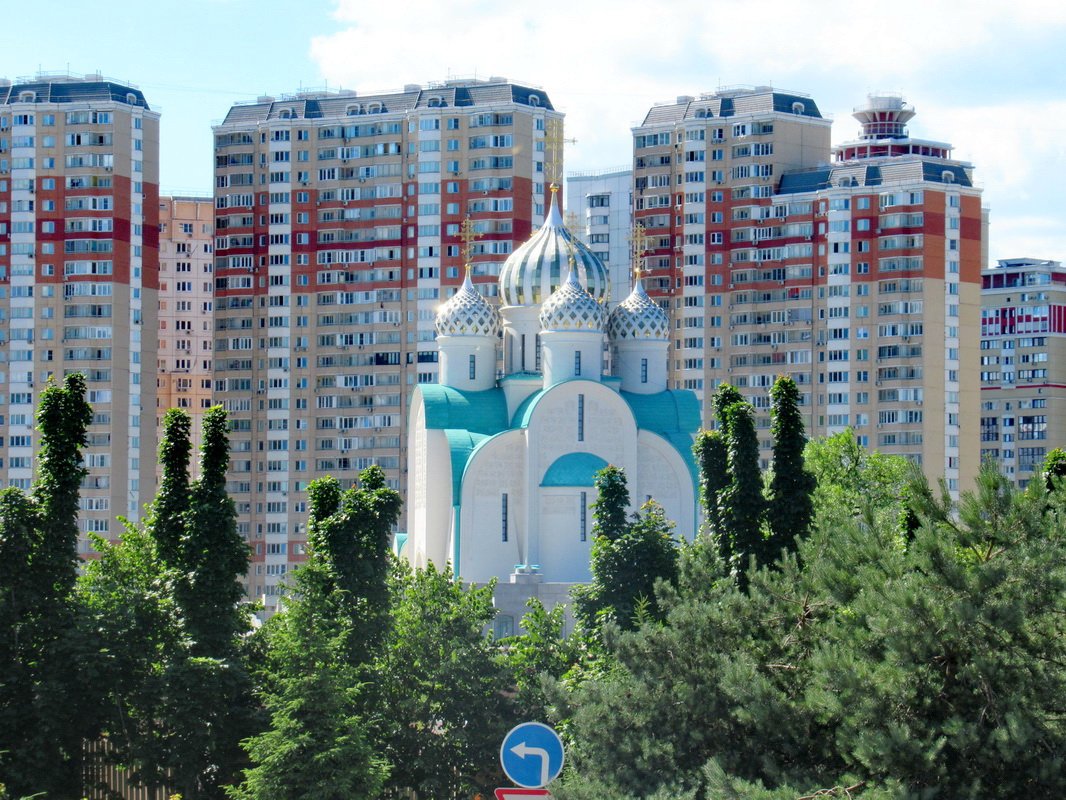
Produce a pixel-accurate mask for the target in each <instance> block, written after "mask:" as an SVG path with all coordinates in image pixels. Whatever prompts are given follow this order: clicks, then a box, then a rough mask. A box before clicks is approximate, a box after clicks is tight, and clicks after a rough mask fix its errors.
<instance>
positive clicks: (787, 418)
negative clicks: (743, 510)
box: [766, 375, 815, 558]
mask: <svg viewBox="0 0 1066 800" xmlns="http://www.w3.org/2000/svg"><path fill="white" fill-rule="evenodd" d="M770 400H771V406H770V418H771V422H770V433H771V434H772V435H773V437H774V448H773V474H772V475H771V478H770V486H769V491H768V497H767V504H766V521H767V523H768V524H769V528H770V537H769V541H768V542H767V545H766V549H767V555H768V557H770V558H774V557H776V553H777V552H780V550H781V549H788V550H794V549H795V538H796V537H797V536H804V535H806V534H807V532H808V530H809V529H810V526H811V520H812V518H813V516H814V502H813V500H812V497H811V495H812V494H813V492H814V487H815V480H814V476H813V475H812V474H811V473H810V472H808V471H807V468H806V466H805V464H804V460H803V448H804V447H805V446H806V444H807V436H806V434H805V433H804V428H803V417H802V415H801V414H800V409H799V401H800V393H799V389H798V388H797V386H796V382H795V381H794V380H792V378H789V377H787V376H785V375H782V376H780V377H778V379H777V380H776V381H774V385H773V386H772V387H771V388H770Z"/></svg>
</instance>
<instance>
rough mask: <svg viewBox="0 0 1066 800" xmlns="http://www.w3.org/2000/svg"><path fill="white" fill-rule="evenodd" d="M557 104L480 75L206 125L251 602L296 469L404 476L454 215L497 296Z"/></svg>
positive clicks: (456, 263) (270, 587)
mask: <svg viewBox="0 0 1066 800" xmlns="http://www.w3.org/2000/svg"><path fill="white" fill-rule="evenodd" d="M561 119H562V115H561V114H559V113H558V112H556V111H554V110H553V108H552V105H551V102H550V101H549V99H548V96H547V95H546V94H545V93H544V92H543V91H540V90H538V89H534V88H530V87H526V86H521V85H517V84H514V83H510V82H508V81H506V80H503V79H490V80H487V81H478V80H463V81H448V82H445V83H442V84H437V85H431V86H429V87H420V86H407V87H406V88H405V89H404V90H403V91H400V92H395V93H391V94H375V95H357V94H355V93H353V92H346V93H336V94H329V93H305V94H299V95H295V96H292V97H284V98H280V99H272V98H261V99H260V101H258V102H256V103H252V104H249V105H238V106H234V107H233V108H232V109H230V111H229V113H228V114H227V115H226V118H225V120H224V121H223V122H222V124H220V125H218V126H217V127H215V128H214V134H215V260H214V269H215V272H214V286H215V292H214V294H215V297H214V302H215V341H214V396H215V400H216V401H217V402H221V403H223V405H224V406H225V407H226V409H227V410H228V411H229V414H230V419H231V428H232V436H231V444H232V460H231V466H230V481H229V487H228V488H229V490H230V492H231V494H232V496H233V497H234V499H235V501H236V503H237V507H238V513H239V517H240V522H239V524H240V525H241V526H242V530H243V532H244V533H245V535H247V537H248V539H249V542H250V543H252V547H253V559H254V563H253V572H252V575H251V576H250V582H249V587H248V589H249V593H250V594H251V595H253V596H258V597H263V598H265V600H266V604H267V607H268V609H269V608H270V607H272V606H273V605H274V604H275V603H276V594H277V583H278V581H279V579H280V578H281V577H282V575H284V573H285V572H286V571H287V570H288V566H289V564H290V563H291V562H292V561H294V560H299V559H300V557H301V553H302V551H303V546H304V542H305V540H306V531H305V529H304V525H305V523H306V512H307V503H306V488H307V484H308V482H309V481H310V480H312V479H314V478H316V477H319V476H323V475H327V474H329V475H333V476H335V477H337V478H338V479H340V481H341V482H342V483H343V484H344V485H346V486H347V485H349V484H351V482H352V481H353V480H354V479H355V478H356V476H357V475H358V472H359V471H360V470H361V469H363V468H365V467H367V466H369V465H371V464H377V465H379V466H381V467H382V468H383V469H384V470H385V472H386V475H387V476H388V480H389V482H390V484H391V485H392V486H394V487H396V488H398V489H400V490H401V491H403V490H404V489H405V487H406V475H405V467H404V465H405V464H406V453H405V448H406V440H407V434H406V425H407V415H408V401H409V397H410V395H411V392H412V389H413V387H414V386H415V384H417V383H433V382H435V381H436V380H437V377H438V376H437V347H436V342H435V330H434V327H433V321H434V315H435V311H436V308H437V306H438V305H440V303H441V302H442V301H443V300H445V299H446V298H447V297H449V296H450V295H451V294H453V293H454V292H455V291H456V290H457V289H458V287H459V286H460V285H461V283H462V280H463V259H462V249H463V247H462V246H463V242H462V241H460V227H461V225H462V223H463V221H464V220H465V219H467V218H469V219H470V220H471V223H472V232H473V233H474V234H476V236H477V238H476V241H474V242H473V243H472V263H473V272H474V275H473V280H474V282H475V283H478V284H483V290H484V293H485V294H486V295H487V296H489V297H490V298H492V297H495V296H496V294H497V283H496V280H497V276H498V274H499V269H500V267H501V265H502V264H503V261H504V259H505V258H506V256H507V254H508V253H510V252H511V250H512V249H513V247H514V246H515V245H516V244H517V243H521V242H524V241H525V240H526V239H528V238H529V235H530V233H531V232H532V231H533V230H534V228H535V226H536V225H538V224H539V223H540V222H541V220H543V218H544V213H545V203H546V202H547V199H548V186H547V185H546V184H547V181H546V177H545V162H546V161H547V162H548V163H549V164H553V161H554V162H558V160H559V159H558V158H555V159H553V158H551V157H550V154H549V153H546V150H558V149H559V141H558V140H560V139H561V131H559V133H558V135H555V134H554V133H552V134H551V135H550V136H549V137H548V138H549V140H550V141H551V142H555V145H554V147H553V146H550V144H546V134H547V133H549V131H554V129H555V127H556V123H558V126H559V127H560V128H561ZM546 156H549V157H547V158H546ZM554 166H555V167H556V169H557V170H558V169H561V166H562V165H561V163H554ZM560 174H561V173H560Z"/></svg>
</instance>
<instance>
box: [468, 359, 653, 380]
mask: <svg viewBox="0 0 1066 800" xmlns="http://www.w3.org/2000/svg"><path fill="white" fill-rule="evenodd" d="M471 377H472V376H471ZM640 382H641V383H647V382H648V359H646V358H642V359H641V360H640Z"/></svg>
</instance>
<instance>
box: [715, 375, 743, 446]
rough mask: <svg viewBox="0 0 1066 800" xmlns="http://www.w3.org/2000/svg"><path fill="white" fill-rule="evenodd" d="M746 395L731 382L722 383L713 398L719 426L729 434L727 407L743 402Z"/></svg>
mask: <svg viewBox="0 0 1066 800" xmlns="http://www.w3.org/2000/svg"><path fill="white" fill-rule="evenodd" d="M743 402H744V395H742V394H741V393H740V390H739V389H737V387H735V386H733V385H732V384H729V383H720V384H718V388H717V389H716V390H715V392H714V396H713V397H712V398H711V406H712V407H713V408H714V418H715V419H716V420H717V421H718V428H719V429H720V430H721V431H722V432H723V433H724V434H725V435H726V436H728V435H729V416H728V414H726V409H727V408H729V407H730V406H731V405H734V404H736V403H743Z"/></svg>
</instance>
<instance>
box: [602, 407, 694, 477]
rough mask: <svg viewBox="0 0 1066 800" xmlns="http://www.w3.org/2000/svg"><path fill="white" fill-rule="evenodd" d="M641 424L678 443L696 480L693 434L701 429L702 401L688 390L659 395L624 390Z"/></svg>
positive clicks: (673, 442) (669, 440) (678, 447)
mask: <svg viewBox="0 0 1066 800" xmlns="http://www.w3.org/2000/svg"><path fill="white" fill-rule="evenodd" d="M620 394H621V395H622V399H624V400H625V401H626V402H627V403H628V404H629V407H630V408H631V409H632V410H633V416H634V417H636V419H637V427H638V428H642V429H644V430H646V431H651V432H652V433H657V434H659V435H660V436H662V437H663V438H664V439H666V440H667V441H668V442H670V444H672V445H673V446H674V449H675V450H677V452H678V453H680V454H681V458H683V459H684V460H685V464H687V465H688V470H689V473H690V474H691V475H692V480H693V482H695V481H697V479H698V478H699V472H698V470H697V469H696V458H695V456H694V455H693V454H692V443H693V437H694V436H695V435H696V431H698V430H699V429H700V422H701V421H700V403H699V400H697V399H696V395H695V394H693V393H692V392H690V391H688V390H687V389H667V390H666V391H665V392H659V393H658V394H634V393H633V392H621V393H620Z"/></svg>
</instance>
